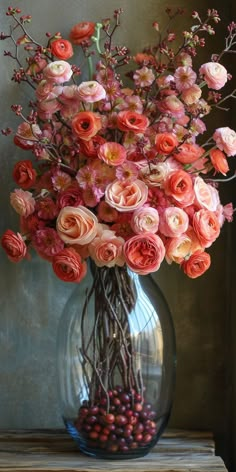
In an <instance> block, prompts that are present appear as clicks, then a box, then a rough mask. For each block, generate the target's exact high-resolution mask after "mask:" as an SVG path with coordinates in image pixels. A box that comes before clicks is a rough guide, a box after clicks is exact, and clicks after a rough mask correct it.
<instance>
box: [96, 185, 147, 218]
mask: <svg viewBox="0 0 236 472" xmlns="http://www.w3.org/2000/svg"><path fill="white" fill-rule="evenodd" d="M147 196H148V187H147V186H146V185H145V183H144V182H142V181H141V180H138V179H137V180H134V181H131V182H127V181H125V180H115V181H114V182H112V183H111V184H109V185H108V186H107V188H106V192H105V200H106V202H107V203H108V204H109V205H110V206H111V207H113V208H116V210H118V211H121V212H123V211H134V210H136V209H137V208H140V207H141V206H142V205H144V203H145V202H146V200H147Z"/></svg>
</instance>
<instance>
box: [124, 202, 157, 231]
mask: <svg viewBox="0 0 236 472" xmlns="http://www.w3.org/2000/svg"><path fill="white" fill-rule="evenodd" d="M130 224H131V228H132V230H133V231H134V232H135V233H136V234H143V233H156V232H157V230H158V226H159V213H158V211H157V210H156V209H155V208H152V207H148V206H144V207H142V208H138V210H135V211H134V213H133V215H132V219H131V222H130Z"/></svg>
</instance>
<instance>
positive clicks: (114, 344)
mask: <svg viewBox="0 0 236 472" xmlns="http://www.w3.org/2000/svg"><path fill="white" fill-rule="evenodd" d="M58 373H59V390H60V396H61V408H62V417H63V420H64V423H65V426H66V428H67V430H68V432H69V433H70V435H71V436H72V437H73V438H74V440H75V441H76V443H77V445H78V448H79V450H80V451H81V452H83V453H85V454H88V455H91V456H95V457H98V458H107V459H127V458H137V457H142V456H144V455H146V454H147V453H148V452H149V451H150V450H151V449H152V447H153V446H154V445H155V444H156V442H157V441H158V439H159V437H160V435H161V433H162V432H163V430H164V428H165V427H166V425H167V422H168V418H169V415H170V410H171V404H172V396H173V388H174V379H175V336H174V329H173V323H172V318H171V314H170V311H169V308H168V305H167V303H166V301H165V299H164V297H163V295H162V293H161V291H160V289H159V287H158V286H157V284H156V283H155V282H154V280H153V279H152V277H151V276H149V275H147V276H139V275H137V274H135V273H133V272H131V271H129V270H128V269H127V267H126V266H125V267H118V266H115V267H113V268H105V267H102V268H99V267H96V266H92V269H91V273H90V275H88V276H86V277H85V279H84V280H83V281H82V282H81V283H80V284H79V285H78V286H77V287H76V289H75V291H74V292H73V293H72V296H71V298H70V299H69V300H68V302H67V304H66V306H65V309H64V313H63V316H62V318H61V321H60V323H59V330H58Z"/></svg>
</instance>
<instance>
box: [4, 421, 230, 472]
mask: <svg viewBox="0 0 236 472" xmlns="http://www.w3.org/2000/svg"><path fill="white" fill-rule="evenodd" d="M33 471H34V472H37V471H44V472H66V471H71V472H90V471H93V472H102V471H116V472H127V471H129V472H175V471H176V472H177V471H178V472H186V471H188V472H190V471H191V472H204V471H205V472H226V468H225V466H224V463H223V461H222V459H221V458H220V457H217V456H215V454H214V442H213V439H212V435H211V434H209V433H205V432H204V433H201V432H196V431H191V432H189V431H168V432H167V433H166V434H165V435H163V437H162V438H161V439H160V441H159V443H158V444H157V446H156V447H155V448H154V449H153V450H152V452H151V453H149V454H148V455H147V456H145V457H143V458H141V459H132V460H122V461H105V460H101V459H94V458H90V457H88V456H84V455H82V454H80V453H79V451H78V450H77V449H76V446H75V444H74V442H73V440H72V439H71V438H70V437H69V436H68V434H67V433H65V432H64V431H61V430H55V431H53V430H37V431H35V430H34V431H30V430H27V431H20V430H18V431H0V472H33Z"/></svg>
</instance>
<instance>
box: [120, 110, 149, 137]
mask: <svg viewBox="0 0 236 472" xmlns="http://www.w3.org/2000/svg"><path fill="white" fill-rule="evenodd" d="M148 126H149V119H148V118H147V117H146V116H145V115H141V114H140V113H136V112H135V111H129V110H128V111H120V113H118V115H117V128H118V129H120V130H121V131H133V133H144V131H145V130H146V129H147V127H148Z"/></svg>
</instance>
